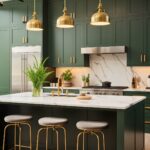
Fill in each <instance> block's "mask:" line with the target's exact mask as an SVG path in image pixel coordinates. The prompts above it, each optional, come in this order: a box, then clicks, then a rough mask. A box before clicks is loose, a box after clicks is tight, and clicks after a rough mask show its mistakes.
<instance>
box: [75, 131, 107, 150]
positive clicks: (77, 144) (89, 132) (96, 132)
mask: <svg viewBox="0 0 150 150" xmlns="http://www.w3.org/2000/svg"><path fill="white" fill-rule="evenodd" d="M98 133H100V134H101V135H102V139H103V150H106V145H105V136H104V133H103V132H102V130H98V129H97V130H94V129H85V130H82V131H81V132H79V133H78V135H77V143H76V150H79V140H80V136H81V135H83V139H82V141H83V143H82V150H84V146H85V144H84V142H85V134H91V135H95V136H96V138H97V149H98V150H100V138H99V135H98Z"/></svg>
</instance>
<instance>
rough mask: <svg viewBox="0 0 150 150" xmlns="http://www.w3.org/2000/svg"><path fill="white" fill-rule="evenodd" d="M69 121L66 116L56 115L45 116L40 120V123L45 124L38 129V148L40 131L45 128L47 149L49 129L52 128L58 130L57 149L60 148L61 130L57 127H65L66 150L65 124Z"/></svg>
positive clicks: (64, 130)
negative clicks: (59, 137)
mask: <svg viewBox="0 0 150 150" xmlns="http://www.w3.org/2000/svg"><path fill="white" fill-rule="evenodd" d="M67 122H68V119H66V118H56V117H43V118H40V119H39V120H38V123H39V125H41V126H43V127H41V128H40V129H39V130H38V133H37V145H36V150H38V145H39V135H40V132H41V131H43V130H45V131H46V150H48V131H49V129H52V130H53V131H55V132H56V138H57V150H59V139H58V136H59V132H58V130H57V129H63V132H64V149H65V150H66V140H67V139H66V129H65V127H64V124H65V123H67Z"/></svg>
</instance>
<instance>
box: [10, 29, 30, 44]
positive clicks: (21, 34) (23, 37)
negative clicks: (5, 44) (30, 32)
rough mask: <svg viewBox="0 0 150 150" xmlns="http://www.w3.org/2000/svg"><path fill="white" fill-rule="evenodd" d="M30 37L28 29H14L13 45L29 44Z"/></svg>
mask: <svg viewBox="0 0 150 150" xmlns="http://www.w3.org/2000/svg"><path fill="white" fill-rule="evenodd" d="M27 43H28V37H27V31H26V30H25V29H24V28H23V29H22V28H13V29H12V46H22V45H27Z"/></svg>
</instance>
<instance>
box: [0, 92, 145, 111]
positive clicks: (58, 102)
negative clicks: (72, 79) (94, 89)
mask: <svg viewBox="0 0 150 150" xmlns="http://www.w3.org/2000/svg"><path fill="white" fill-rule="evenodd" d="M144 99H145V97H144V96H112V95H92V99H91V100H79V99H77V97H66V96H65V97H64V96H50V94H48V93H44V94H43V96H41V97H32V93H30V92H28V93H19V94H10V95H2V96H0V103H18V104H35V105H39V104H40V105H47V106H48V105H50V106H67V107H83V108H104V109H123V110H125V109H127V108H129V107H130V106H132V105H135V104H137V103H139V102H141V101H143V100H144Z"/></svg>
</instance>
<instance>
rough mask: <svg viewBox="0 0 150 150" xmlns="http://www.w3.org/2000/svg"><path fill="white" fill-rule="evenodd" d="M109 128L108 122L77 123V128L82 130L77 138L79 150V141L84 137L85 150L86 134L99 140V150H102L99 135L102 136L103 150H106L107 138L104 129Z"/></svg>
mask: <svg viewBox="0 0 150 150" xmlns="http://www.w3.org/2000/svg"><path fill="white" fill-rule="evenodd" d="M107 126H108V123H107V122H102V121H78V122H77V123H76V127H77V128H78V129H79V130H81V132H79V134H78V136H77V150H78V149H79V139H80V136H81V135H82V136H83V148H82V149H83V150H84V140H85V138H84V136H85V134H91V135H95V136H96V138H97V148H98V150H100V138H99V135H98V133H100V134H101V137H102V140H103V150H105V147H106V146H105V138H104V133H103V129H104V128H106V127H107Z"/></svg>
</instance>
